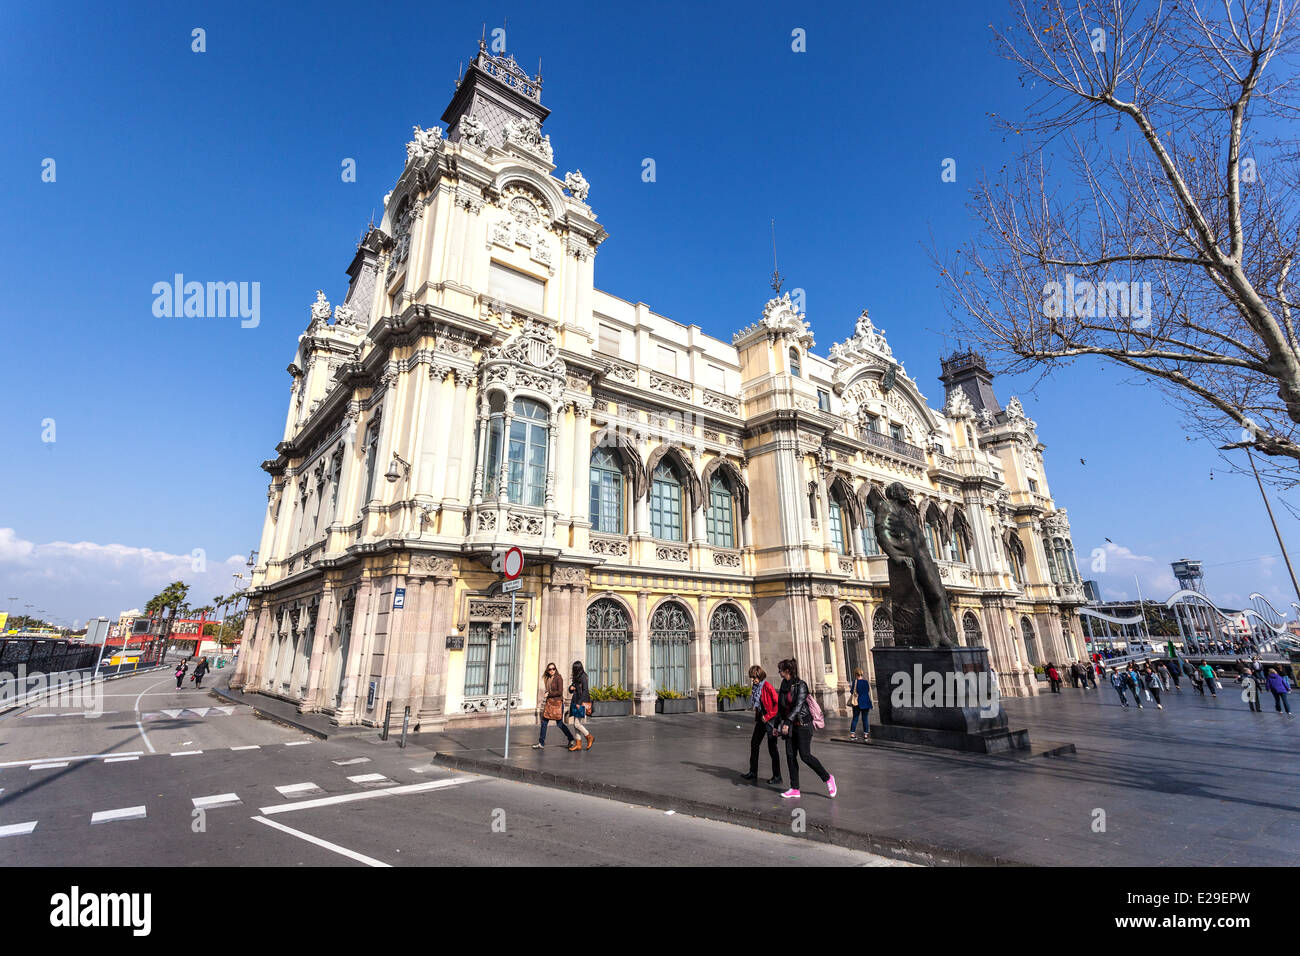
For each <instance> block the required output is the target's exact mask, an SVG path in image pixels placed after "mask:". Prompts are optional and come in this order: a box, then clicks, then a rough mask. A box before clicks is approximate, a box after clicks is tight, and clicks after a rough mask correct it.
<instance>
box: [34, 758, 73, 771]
mask: <svg viewBox="0 0 1300 956" xmlns="http://www.w3.org/2000/svg"><path fill="white" fill-rule="evenodd" d="M67 765H68V762H67V761H66V760H62V761H59V762H57V763H34V764H32V765H31V768H30V769H32V770H56V769H58V768H59V767H66V766H67Z"/></svg>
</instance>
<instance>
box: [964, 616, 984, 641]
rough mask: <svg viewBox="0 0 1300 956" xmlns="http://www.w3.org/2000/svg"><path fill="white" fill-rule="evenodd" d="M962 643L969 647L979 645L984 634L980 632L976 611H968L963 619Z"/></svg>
mask: <svg viewBox="0 0 1300 956" xmlns="http://www.w3.org/2000/svg"><path fill="white" fill-rule="evenodd" d="M961 630H962V638H963V640H962V643H963V644H965V645H966V646H967V647H978V646H979V644H980V639H981V637H982V635H981V634H980V622H979V618H977V617H976V616H975V612H974V611H967V612H966V613H965V614H963V615H962V619H961Z"/></svg>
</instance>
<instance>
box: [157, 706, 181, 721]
mask: <svg viewBox="0 0 1300 956" xmlns="http://www.w3.org/2000/svg"><path fill="white" fill-rule="evenodd" d="M184 712H185V708H184V707H182V708H181V709H180V710H160V711H158V713H160V714H166V715H167V716H168V717H171V718H173V719H175V718H177V717H179V716H180V715H181V714H183V713H184Z"/></svg>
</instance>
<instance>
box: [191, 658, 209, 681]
mask: <svg viewBox="0 0 1300 956" xmlns="http://www.w3.org/2000/svg"><path fill="white" fill-rule="evenodd" d="M208 669H209V668H208V659H207V658H206V657H200V658H199V663H198V666H197V667H195V668H194V687H195V689H198V688H201V687H202V686H203V675H204V674H206V673H207V672H208Z"/></svg>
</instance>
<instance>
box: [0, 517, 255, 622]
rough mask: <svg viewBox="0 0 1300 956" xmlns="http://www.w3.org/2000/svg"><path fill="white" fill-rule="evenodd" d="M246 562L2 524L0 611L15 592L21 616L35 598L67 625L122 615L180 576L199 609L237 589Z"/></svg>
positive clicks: (35, 602) (49, 615)
mask: <svg viewBox="0 0 1300 956" xmlns="http://www.w3.org/2000/svg"><path fill="white" fill-rule="evenodd" d="M197 549H201V545H200V546H197V548H196V550H197ZM200 553H201V551H200ZM244 562H245V559H244V558H243V557H242V556H240V555H231V556H230V557H228V558H226V559H225V560H224V561H218V560H214V559H207V560H206V561H205V562H197V561H196V558H195V556H194V555H193V554H171V553H169V552H167V551H157V550H154V549H153V548H140V547H133V546H131V545H125V544H98V543H96V542H93V541H75V542H74V541H50V542H47V543H45V544H37V543H35V542H32V541H26V540H23V539H22V538H20V537H19V536H18V535H17V533H16V532H15V531H14V529H13V528H0V579H2V580H3V582H4V583H3V585H0V587H2V588H4V589H7V593H5V594H0V610H9V602H8V601H7V600H5V599H6V598H8V597H10V596H14V597H17V598H18V600H17V601H15V602H13V611H14V613H16V614H22V613H24V607H23V605H25V604H29V603H30V604H33V605H35V607H34V608H33V609H32V610H33V612H35V611H37V610H39V609H41V608H44V609H45V611H46V614H45V616H46V618H49V619H54V620H59V621H62V622H67V623H72V622H74V621H85V620H86V619H87V618H88V617H99V616H104V617H108V618H110V619H112V620H116V619H117V615H118V614H119V613H120V612H121V611H122V610H123V609H125V608H134V607H139V606H140V605H141V604H143V603H144V602H145V601H147V600H148V599H149V598H151V597H153V595H155V594H157V593H158V592H159V591H161V590H162V589H163V588H164V587H166V586H167V585H168V584H170V583H171V582H172V581H178V580H179V581H184V582H185V583H186V584H188V585H190V592H189V602H190V604H191V605H194V606H199V605H203V604H208V603H210V601H211V598H212V597H213V596H215V595H217V594H227V593H229V592H230V591H232V590H234V581H233V580H232V579H231V574H232V573H233V572H234V571H235V570H240V571H243V570H244ZM196 567H200V568H201V570H196Z"/></svg>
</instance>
